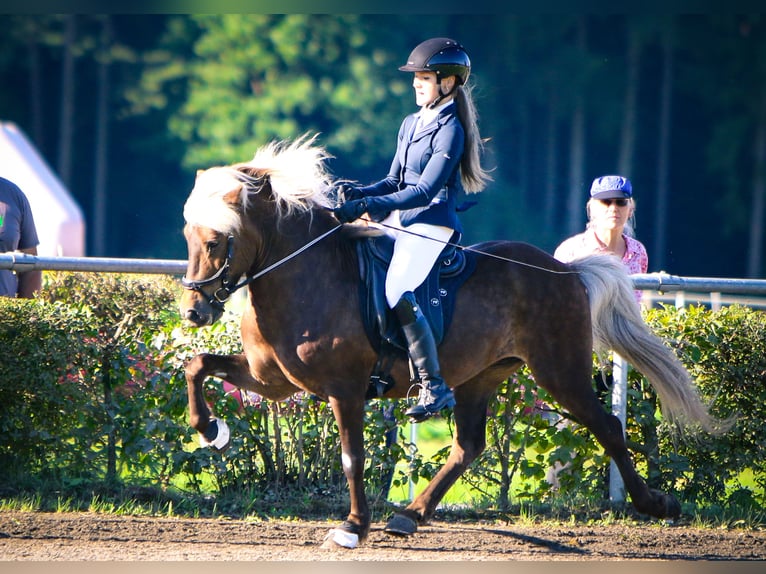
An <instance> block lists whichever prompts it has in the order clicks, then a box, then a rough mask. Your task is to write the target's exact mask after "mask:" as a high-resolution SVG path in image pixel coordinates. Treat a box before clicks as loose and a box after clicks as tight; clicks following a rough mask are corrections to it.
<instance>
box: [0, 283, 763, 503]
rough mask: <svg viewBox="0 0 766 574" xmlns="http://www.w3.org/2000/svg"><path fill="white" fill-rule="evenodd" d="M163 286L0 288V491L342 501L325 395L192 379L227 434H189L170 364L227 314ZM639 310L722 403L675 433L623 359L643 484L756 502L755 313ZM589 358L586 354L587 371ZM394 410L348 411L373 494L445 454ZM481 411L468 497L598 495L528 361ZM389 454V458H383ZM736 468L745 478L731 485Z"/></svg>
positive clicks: (589, 468)
mask: <svg viewBox="0 0 766 574" xmlns="http://www.w3.org/2000/svg"><path fill="white" fill-rule="evenodd" d="M179 292H180V286H179V285H178V284H177V282H176V281H175V280H172V279H169V278H165V277H150V278H147V277H145V276H129V275H115V274H87V275H86V274H76V273H55V274H53V273H46V274H45V286H44V290H43V293H42V295H41V297H40V298H38V299H36V300H32V301H25V300H16V299H4V300H0V344H2V345H3V349H4V358H3V363H2V373H0V393H2V396H3V407H4V411H5V414H4V416H3V417H0V464H2V465H3V468H4V470H5V469H7V470H8V472H4V473H2V474H1V475H0V488H2V489H4V490H5V491H9V490H11V491H12V490H13V489H14V488H18V485H27V486H28V487H30V488H32V489H36V488H41V484H43V483H47V484H49V485H50V488H52V489H53V490H61V489H62V488H63V489H65V492H67V493H69V492H72V491H73V490H75V489H76V488H79V487H80V486H82V487H83V488H93V485H94V484H95V485H98V484H102V485H113V486H114V485H116V486H119V485H124V486H130V487H150V489H152V491H154V492H165V493H167V492H171V491H172V492H176V491H178V489H181V490H183V491H189V490H190V491H191V492H190V493H187V494H194V493H196V494H198V495H200V497H199V498H197V501H198V502H199V501H200V500H208V501H209V500H211V498H210V497H211V495H212V500H213V502H212V504H213V507H214V509H215V511H217V512H234V513H249V512H261V511H262V512H268V513H274V512H278V510H277V509H278V508H280V507H281V506H284V505H282V504H280V503H279V501H282V500H285V499H292V500H295V497H296V496H297V497H298V500H299V501H300V502H299V504H300V505H301V506H300V508H301V511H308V510H309V509H310V508H317V507H318V506H320V505H321V504H323V503H324V504H325V506H324V507H322V511H323V512H328V511H330V512H332V511H334V512H337V511H339V510H342V509H343V507H344V506H345V505H343V504H337V503H336V502H328V500H334V499H336V498H337V497H345V496H347V495H346V485H345V478H344V476H343V472H342V469H341V466H340V460H339V454H340V441H339V438H338V433H337V429H336V427H335V422H334V419H333V416H332V412H331V409H330V408H329V406H328V405H327V404H326V403H324V402H322V401H320V400H318V399H316V398H315V397H312V396H308V395H305V394H298V395H295V396H294V397H292V398H291V399H289V400H287V401H281V402H274V401H267V400H262V399H261V398H260V397H257V396H251V395H247V394H246V393H241V392H239V391H236V392H232V389H231V387H230V386H229V387H227V388H226V389H225V388H223V387H222V386H221V384H220V382H219V381H214V380H213V379H210V380H209V381H208V383H207V387H206V394H207V396H208V400H209V402H210V404H211V406H212V407H213V410H214V412H215V413H216V414H217V415H218V416H219V417H221V418H223V419H225V420H226V421H227V423H228V424H229V426H230V427H231V430H232V444H231V447H230V449H229V450H228V451H227V452H226V453H224V454H223V455H221V454H218V453H215V452H213V451H211V450H209V449H200V448H197V446H196V441H197V437H196V436H195V434H196V433H194V432H193V431H192V429H191V428H190V427H189V426H188V422H187V394H186V393H187V391H186V381H185V378H184V373H183V367H184V364H185V362H186V361H187V360H188V359H190V358H191V357H192V356H194V355H195V354H197V353H199V352H203V351H204V352H216V353H227V354H229V353H237V352H240V340H239V325H238V321H237V320H236V317H234V316H233V315H232V314H230V313H229V314H227V315H228V320H224V321H221V322H219V323H218V324H216V325H214V326H212V327H208V328H204V329H188V328H185V327H183V326H182V325H181V322H180V318H179V316H178V313H177V311H176V306H177V305H176V297H177V296H178V294H179ZM646 320H647V322H648V324H649V325H650V326H651V327H652V329H654V330H655V331H656V332H657V333H658V334H659V335H660V336H661V337H663V338H664V339H665V340H666V341H667V342H668V344H669V345H671V346H672V347H673V348H674V349H675V350H676V352H677V353H678V354H679V356H680V357H681V359H682V361H683V362H684V363H685V364H686V365H687V367H688V368H689V369H690V371H691V372H692V374H693V375H694V377H695V378H696V379H697V381H698V382H699V387H700V390H701V392H702V394H703V395H704V396H705V397H706V398H708V399H709V400H711V401H712V405H713V407H712V408H713V412H714V413H716V414H718V415H719V416H728V415H729V414H731V413H733V412H735V413H737V424H736V426H735V428H734V430H733V431H732V432H731V433H729V434H727V435H724V436H721V437H704V438H703V439H701V440H696V441H684V440H679V439H678V437H676V436H674V435H673V434H672V433H671V432H670V429H669V427H667V426H666V425H665V424H664V423H663V422H662V419H661V417H660V415H659V409H658V404H657V397H656V395H655V394H654V392H653V390H652V389H651V388H650V387H649V386H648V384H647V383H646V381H645V380H644V379H643V377H641V376H640V374H639V373H636V372H635V371H632V370H631V371H630V373H629V379H628V380H629V392H628V398H629V402H628V424H627V431H626V432H627V439H628V444H629V448H630V449H631V450H632V451H633V453H634V458H635V459H636V460H637V462H638V464H639V466H640V470H641V471H642V473H643V474H645V475H646V476H647V477H648V481H649V483H650V485H651V486H653V487H656V488H661V489H664V490H669V491H673V492H676V493H677V494H678V495H679V496H680V497H681V499H682V500H683V501H685V502H689V503H697V504H709V505H722V504H740V505H741V504H747V505H750V506H753V507H755V506H758V505H760V506H763V505H764V499H763V497H764V495H763V492H764V489H765V488H766V478H765V476H766V473H764V470H766V469H764V465H765V464H766V463H764V460H766V457H765V456H764V454H766V453H765V452H764V449H765V448H766V447H765V446H764V441H765V440H766V439H764V434H763V432H762V426H763V421H764V419H765V418H766V406H765V405H766V385H764V376H766V375H765V374H764V373H766V348H764V347H766V324H764V315H763V314H762V313H761V312H758V311H753V310H751V309H747V308H743V307H729V308H725V309H723V310H721V311H715V312H713V311H709V310H706V309H704V308H696V307H691V308H687V309H685V310H676V309H674V308H663V309H654V310H651V311H649V312H647V314H646ZM600 369H601V366H600V365H599V364H598V363H597V362H596V361H595V359H594V377H595V376H601V375H600ZM607 374H608V373H607ZM395 407H396V403H394V402H391V401H373V402H371V403H370V404H369V406H368V408H367V410H366V414H365V416H366V427H365V428H366V431H365V432H366V435H365V440H366V445H367V466H366V468H365V478H366V481H367V486H368V492H369V493H370V494H371V495H372V499H373V503H376V502H378V503H379V502H385V500H386V496H387V492H388V488H389V486H390V485H394V486H400V485H402V484H405V483H406V482H407V481H408V480H410V479H412V480H415V481H417V480H418V479H420V478H425V479H430V478H432V477H433V476H434V474H435V473H436V471H437V470H438V467H439V464H440V463H441V462H442V461H443V460H444V458H445V457H446V456H447V451H448V448H445V449H443V450H442V451H440V452H439V453H438V454H437V456H436V457H434V458H433V459H428V460H426V459H424V458H423V456H422V455H421V454H420V453H418V451H417V448H416V447H415V445H411V444H409V443H408V442H407V439H406V438H405V437H404V433H403V430H402V427H403V422H404V421H403V414H402V410H403V409H400V408H395ZM605 408H606V407H605ZM490 409H491V412H490V416H489V417H488V420H489V424H488V427H487V437H488V440H487V449H486V451H485V452H484V453H483V454H482V456H481V457H480V459H479V460H478V461H477V462H475V463H474V464H473V465H472V466H471V468H470V469H469V470H468V472H467V473H466V475H465V482H466V483H467V484H468V485H469V487H470V488H471V489H472V490H473V492H474V493H475V496H474V497H473V498H474V499H484V500H485V501H486V502H487V504H490V505H492V506H494V507H496V508H499V509H502V510H505V509H507V508H509V507H510V505H511V502H512V501H518V500H521V501H529V502H538V503H539V502H546V501H552V500H557V499H558V500H561V499H564V500H569V501H570V502H572V501H574V502H575V503H579V502H578V501H582V500H605V499H606V487H605V479H606V475H607V470H608V463H607V458H606V457H605V456H604V455H603V451H602V449H601V447H600V446H599V445H598V444H597V443H595V441H594V440H593V437H592V436H591V435H590V433H589V432H588V431H587V430H586V429H584V428H582V427H579V426H578V425H571V424H561V422H560V421H561V420H562V418H563V420H566V417H567V413H565V412H558V411H557V410H556V409H557V407H556V405H555V402H554V401H553V400H552V398H551V397H550V396H548V395H547V394H546V393H545V391H543V390H542V389H538V388H537V387H536V385H535V383H534V380H533V379H532V377H531V376H530V374H529V373H528V371H526V370H525V369H521V370H520V371H519V372H518V373H517V374H516V375H515V376H514V377H513V378H511V379H510V380H508V381H505V382H504V383H503V384H502V385H501V386H500V388H499V393H498V395H497V398H496V400H494V401H493V402H492V404H491V406H490ZM556 423H558V424H556ZM402 460H406V461H407V462H408V465H407V468H401V467H397V466H396V465H397V462H399V461H402ZM556 463H558V464H560V465H566V467H567V468H566V472H563V473H561V474H560V475H559V485H558V487H557V488H555V489H554V488H552V487H551V485H550V484H549V483H548V481H547V480H546V474H547V473H548V471H549V469H550V468H551V467H552V466H553V465H555V464H556ZM745 470H747V471H750V472H752V476H753V477H754V478H753V482H752V483H747V484H741V483H740V477H741V475H742V472H743V471H745ZM330 495H332V496H330ZM224 500H229V501H230V503H228V506H227V505H226V504H224V502H223V501H224ZM212 511H213V510H212V509H211V512H212Z"/></svg>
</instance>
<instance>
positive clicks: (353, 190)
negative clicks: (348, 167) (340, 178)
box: [340, 184, 367, 201]
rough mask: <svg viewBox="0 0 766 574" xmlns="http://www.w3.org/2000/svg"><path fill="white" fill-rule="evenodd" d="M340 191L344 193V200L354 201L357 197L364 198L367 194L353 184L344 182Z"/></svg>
mask: <svg viewBox="0 0 766 574" xmlns="http://www.w3.org/2000/svg"><path fill="white" fill-rule="evenodd" d="M340 192H341V194H342V195H343V201H354V200H356V199H364V198H365V197H367V195H366V194H365V193H364V191H362V190H361V189H359V188H358V187H355V186H353V185H348V184H343V185H341V186H340Z"/></svg>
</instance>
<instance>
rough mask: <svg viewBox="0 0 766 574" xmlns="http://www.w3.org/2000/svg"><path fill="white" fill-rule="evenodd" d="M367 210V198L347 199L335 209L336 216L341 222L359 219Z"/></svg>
mask: <svg viewBox="0 0 766 574" xmlns="http://www.w3.org/2000/svg"><path fill="white" fill-rule="evenodd" d="M365 211H367V200H366V199H355V200H353V201H347V202H345V203H344V204H343V205H341V206H340V207H336V208H335V209H333V213H334V214H335V217H336V218H337V219H338V221H340V222H341V223H351V222H352V221H355V220H357V219H359V217H361V215H362V214H363V213H364V212H365Z"/></svg>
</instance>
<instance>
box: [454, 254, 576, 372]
mask: <svg viewBox="0 0 766 574" xmlns="http://www.w3.org/2000/svg"><path fill="white" fill-rule="evenodd" d="M467 249H470V250H471V251H472V252H474V253H476V254H477V259H478V261H477V265H476V270H475V272H474V274H473V275H472V276H471V278H470V279H469V280H468V281H467V282H466V283H465V284H464V285H463V287H462V289H461V291H460V293H459V294H458V298H457V303H456V306H455V314H454V320H453V323H452V326H451V328H450V332H449V333H448V336H447V338H446V339H445V345H446V346H447V348H446V349H445V351H446V352H445V353H444V356H445V357H449V356H450V355H451V354H457V355H460V356H462V357H463V358H466V357H471V358H473V357H475V358H477V359H478V358H479V357H485V358H484V359H483V360H484V361H490V362H492V361H493V359H496V360H498V361H499V360H502V359H504V358H509V357H517V358H520V359H522V360H527V359H528V358H529V357H530V354H531V353H532V352H533V350H537V351H536V352H539V349H551V351H553V349H560V348H561V347H562V346H566V345H575V346H578V347H580V346H586V345H590V340H591V327H590V306H589V303H588V296H587V293H586V291H585V287H584V285H583V284H582V282H581V281H580V279H579V275H578V273H577V272H576V271H575V270H573V269H572V268H570V267H569V266H568V265H567V264H565V263H562V262H560V261H557V260H556V259H554V258H553V257H552V256H551V255H550V254H548V253H546V252H545V251H543V250H542V249H539V248H537V247H535V246H533V245H530V244H527V243H523V242H512V241H489V242H484V243H479V244H476V245H471V246H469V247H467ZM541 342H542V343H543V344H542V345H541ZM463 347H468V348H469V349H465V350H464V349H463ZM469 360H471V359H469ZM479 360H482V359H479ZM447 361H449V359H447Z"/></svg>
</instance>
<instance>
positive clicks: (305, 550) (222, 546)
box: [0, 512, 766, 562]
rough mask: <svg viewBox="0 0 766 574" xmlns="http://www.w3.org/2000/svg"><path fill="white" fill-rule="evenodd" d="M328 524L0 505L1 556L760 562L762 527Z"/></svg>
mask: <svg viewBox="0 0 766 574" xmlns="http://www.w3.org/2000/svg"><path fill="white" fill-rule="evenodd" d="M334 526H337V524H334V523H327V522H284V521H279V522H278V521H268V522H252V521H243V520H210V519H186V518H184V519H181V518H148V517H129V516H113V515H97V514H87V513H72V514H63V513H61V514H59V513H39V512H0V560H3V561H31V560H36V561H40V560H43V561H54V560H55V561H81V560H87V561H101V560H121V561H122V560H125V561H134V560H142V561H144V560H146V561H170V560H173V561H188V560H193V561H199V560H204V561H210V560H215V561H218V560H226V561H229V560H232V561H254V560H268V561H285V560H289V561H312V562H315V561H330V560H333V561H338V560H355V561H356V560H362V561H392V560H396V561H411V560H417V561H514V560H524V561H540V560H544V561H556V560H565V561H611V560H650V561H653V560H670V561H702V560H707V561H711V560H713V561H718V560H744V561H763V560H766V532H763V531H753V530H736V529H734V530H723V529H715V530H714V529H696V528H690V527H686V526H669V525H664V524H653V525H637V526H625V525H614V526H602V525H599V526H582V525H577V526H570V525H562V526H554V527H550V526H545V527H542V526H534V525H532V526H529V525H515V524H498V523H478V524H477V523H470V524H465V523H461V524H455V523H445V522H438V521H437V522H433V523H432V524H430V525H428V526H424V527H421V529H420V530H419V531H418V533H417V534H416V535H415V536H413V537H410V538H407V539H404V538H397V537H391V536H389V535H387V534H385V533H384V532H383V524H382V523H377V524H374V525H373V528H372V531H371V533H370V536H369V538H368V540H367V541H366V542H365V543H364V544H363V545H362V546H360V547H359V548H357V549H355V550H325V549H322V548H321V547H320V546H321V544H322V540H323V538H324V536H325V534H326V533H327V531H328V530H329V529H330V528H332V527H334Z"/></svg>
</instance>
